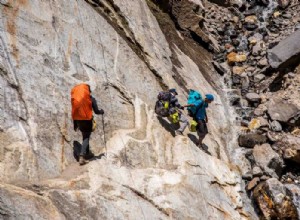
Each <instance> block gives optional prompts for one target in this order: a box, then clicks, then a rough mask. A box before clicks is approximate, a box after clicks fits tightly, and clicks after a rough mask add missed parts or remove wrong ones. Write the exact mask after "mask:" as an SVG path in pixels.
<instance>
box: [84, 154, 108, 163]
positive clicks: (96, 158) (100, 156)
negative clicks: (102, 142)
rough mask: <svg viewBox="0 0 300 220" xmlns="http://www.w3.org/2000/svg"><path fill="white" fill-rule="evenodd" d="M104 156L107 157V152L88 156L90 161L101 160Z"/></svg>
mask: <svg viewBox="0 0 300 220" xmlns="http://www.w3.org/2000/svg"><path fill="white" fill-rule="evenodd" d="M102 157H105V153H102V154H99V155H98V156H95V155H94V156H93V157H91V158H88V160H89V161H93V160H100V159H101V158H102Z"/></svg>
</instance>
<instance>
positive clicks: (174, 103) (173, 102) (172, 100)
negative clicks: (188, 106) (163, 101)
mask: <svg viewBox="0 0 300 220" xmlns="http://www.w3.org/2000/svg"><path fill="white" fill-rule="evenodd" d="M171 104H172V105H173V106H175V107H177V108H179V109H183V108H184V106H182V105H180V104H179V102H178V99H177V97H175V96H174V97H172V98H171Z"/></svg>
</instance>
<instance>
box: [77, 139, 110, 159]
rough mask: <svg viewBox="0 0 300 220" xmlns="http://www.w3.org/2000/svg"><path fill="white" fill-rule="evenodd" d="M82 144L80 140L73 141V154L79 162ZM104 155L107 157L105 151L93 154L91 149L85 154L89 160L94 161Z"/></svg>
mask: <svg viewBox="0 0 300 220" xmlns="http://www.w3.org/2000/svg"><path fill="white" fill-rule="evenodd" d="M81 146H82V145H81V144H80V143H79V142H78V141H73V156H74V158H75V160H76V161H77V162H78V161H79V155H80V151H81ZM102 157H105V153H101V154H99V155H97V156H96V155H95V154H93V153H92V152H91V151H89V152H88V153H87V154H86V155H85V159H86V160H89V161H93V160H98V159H101V158H102Z"/></svg>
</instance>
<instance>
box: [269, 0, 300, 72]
mask: <svg viewBox="0 0 300 220" xmlns="http://www.w3.org/2000/svg"><path fill="white" fill-rule="evenodd" d="M286 2H287V1H286ZM299 38H300V30H298V31H296V32H295V33H293V34H292V35H290V36H289V37H287V38H286V39H285V40H283V41H281V42H280V43H279V44H278V45H276V46H275V47H274V48H272V49H271V50H269V51H268V61H269V64H270V65H271V66H272V67H273V68H277V67H279V66H280V65H284V64H285V65H289V64H291V63H293V62H294V61H298V62H299V59H300V45H299Z"/></svg>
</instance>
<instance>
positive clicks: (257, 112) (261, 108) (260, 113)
mask: <svg viewBox="0 0 300 220" xmlns="http://www.w3.org/2000/svg"><path fill="white" fill-rule="evenodd" d="M266 111H267V107H266V106H265V105H263V104H260V105H259V106H257V108H256V109H255V110H254V112H253V113H254V115H256V116H263V115H264V114H265V112H266Z"/></svg>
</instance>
